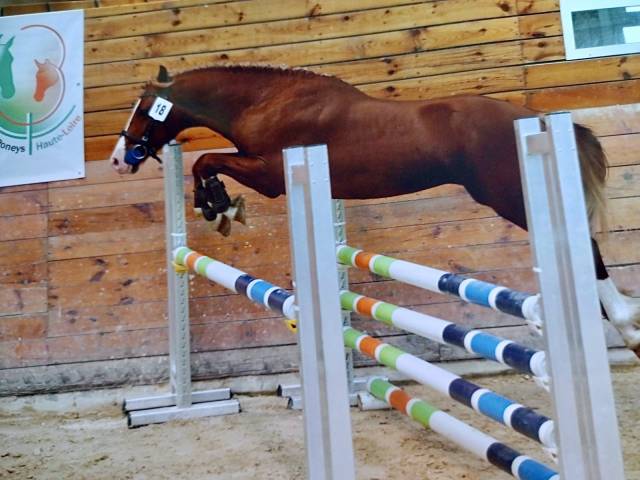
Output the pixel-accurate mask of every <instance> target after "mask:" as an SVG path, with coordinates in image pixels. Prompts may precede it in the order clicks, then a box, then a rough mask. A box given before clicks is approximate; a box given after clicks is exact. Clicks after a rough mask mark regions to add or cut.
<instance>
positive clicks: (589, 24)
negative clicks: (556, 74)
mask: <svg viewBox="0 0 640 480" xmlns="http://www.w3.org/2000/svg"><path fill="white" fill-rule="evenodd" d="M560 14H561V16H562V30H563V33H564V47H565V51H566V55H567V60H574V59H577V58H590V57H604V56H607V55H623V54H626V53H640V0H561V1H560Z"/></svg>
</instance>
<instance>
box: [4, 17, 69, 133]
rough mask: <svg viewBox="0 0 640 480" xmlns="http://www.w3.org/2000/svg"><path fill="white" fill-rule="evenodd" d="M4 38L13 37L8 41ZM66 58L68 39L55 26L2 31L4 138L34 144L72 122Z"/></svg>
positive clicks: (26, 27)
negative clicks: (22, 140) (67, 100)
mask: <svg viewBox="0 0 640 480" xmlns="http://www.w3.org/2000/svg"><path fill="white" fill-rule="evenodd" d="M3 36H4V38H9V40H8V41H7V42H6V43H2V41H3ZM65 57H66V46H65V42H64V39H63V37H62V35H60V33H58V31H57V30H56V29H54V28H53V27H51V26H49V25H44V24H31V25H24V26H16V27H14V28H13V30H12V31H4V32H2V33H0V134H4V135H5V136H6V137H8V138H13V139H16V140H18V139H24V140H28V142H29V145H30V144H31V143H32V141H35V140H37V139H39V138H42V137H44V136H47V135H49V136H50V135H51V133H52V132H54V131H56V130H57V129H58V128H59V127H60V126H61V125H62V124H63V123H64V122H65V121H66V120H68V118H69V115H70V114H71V112H70V111H69V108H68V107H65V108H61V107H62V105H65V103H64V102H63V100H64V97H65V94H66V84H65V74H64V62H65ZM71 108H72V109H73V108H74V107H71Z"/></svg>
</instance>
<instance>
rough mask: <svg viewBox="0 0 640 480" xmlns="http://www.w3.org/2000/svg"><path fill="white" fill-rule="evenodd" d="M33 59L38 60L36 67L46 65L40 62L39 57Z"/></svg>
mask: <svg viewBox="0 0 640 480" xmlns="http://www.w3.org/2000/svg"><path fill="white" fill-rule="evenodd" d="M33 61H34V62H36V67H38V68H40V67H41V66H43V65H44V63H40V62H39V61H38V59H37V58H34V59H33Z"/></svg>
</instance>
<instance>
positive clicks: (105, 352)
mask: <svg viewBox="0 0 640 480" xmlns="http://www.w3.org/2000/svg"><path fill="white" fill-rule="evenodd" d="M89 3H90V4H88V3H87V2H80V5H81V6H82V7H84V8H86V11H85V15H86V43H85V63H86V66H85V85H86V90H85V113H86V117H85V122H86V130H85V133H86V156H87V160H88V163H87V177H86V178H85V179H82V180H73V181H66V182H56V183H50V184H39V185H27V186H21V187H11V188H3V189H0V272H1V273H0V369H1V370H0V375H1V376H3V377H4V379H5V382H0V384H3V385H4V386H1V385H0V391H1V392H4V393H8V392H29V391H40V390H55V389H64V388H79V387H83V386H84V387H87V386H104V385H111V384H118V383H126V382H128V383H135V382H144V381H157V380H159V379H162V378H163V377H164V378H166V374H167V371H166V362H165V360H164V359H165V355H166V353H167V320H166V312H165V297H166V290H165V269H164V238H163V205H162V199H163V193H162V180H161V177H160V171H159V170H158V168H157V167H156V166H155V165H153V163H147V164H146V165H145V166H144V168H143V169H142V170H141V171H140V172H139V173H138V174H136V175H134V176H128V177H126V178H125V177H119V176H118V175H117V174H115V173H113V172H112V171H111V169H110V167H109V165H108V163H107V161H106V160H105V159H106V158H107V156H108V155H109V153H110V151H111V149H112V147H113V144H114V142H115V139H116V136H117V132H119V130H120V129H121V128H122V126H123V124H124V122H125V121H126V117H127V115H128V113H129V111H130V108H131V104H132V102H133V101H134V99H135V97H136V96H137V94H138V93H139V92H140V89H141V87H142V85H143V84H144V83H145V82H146V81H148V80H149V79H150V78H151V77H152V76H153V75H154V74H155V73H156V71H157V68H158V65H159V64H164V65H166V66H167V67H168V68H169V69H170V70H171V71H177V70H181V69H190V68H194V67H201V66H205V65H210V64H212V63H218V62H224V63H226V62H251V63H269V64H283V63H286V64H288V65H290V66H296V67H307V68H310V69H312V70H314V71H317V72H321V73H325V74H333V75H337V76H339V77H341V78H343V79H345V80H346V81H348V82H350V83H352V84H354V85H356V86H357V87H358V88H360V89H362V90H363V91H365V92H367V93H369V94H370V95H373V96H376V97H382V98H394V99H401V100H405V99H418V98H434V97H439V96H446V95H452V94H458V93H474V94H483V95H490V96H494V97H499V98H503V99H508V100H510V101H513V102H517V103H520V104H525V105H529V106H531V107H533V108H537V109H540V110H543V111H551V110H564V109H570V110H573V111H575V113H576V117H577V119H578V120H580V121H582V122H584V123H586V124H588V125H590V126H592V127H593V128H594V129H595V131H596V132H597V134H598V135H599V136H600V138H601V140H602V141H603V143H604V144H605V146H606V149H607V151H608V152H609V154H610V161H611V169H610V175H609V197H610V199H611V201H610V204H611V205H610V207H611V208H610V226H611V229H612V232H611V233H610V235H609V237H608V238H607V239H606V240H604V242H603V250H604V253H605V256H606V261H607V263H608V265H609V267H610V270H611V272H612V274H613V276H614V277H615V279H616V280H617V281H618V282H619V283H620V284H621V285H622V286H623V287H626V288H628V289H629V290H630V291H631V293H632V294H633V295H636V296H637V295H640V285H639V282H638V281H637V280H638V278H640V198H639V194H640V187H639V183H638V177H639V176H640V159H639V158H638V155H637V154H636V153H635V152H638V151H639V150H640V149H639V147H640V120H639V118H640V117H639V116H638V111H639V109H638V107H637V106H634V105H630V104H633V103H636V102H640V56H639V55H635V56H634V55H631V56H621V57H608V58H602V59H594V60H584V61H573V62H566V61H564V49H563V44H562V37H561V28H560V18H559V12H558V2H557V1H555V0H446V1H444V0H436V1H419V0H402V1H401V0H357V1H356V0H352V1H350V2H344V1H341V0H318V1H300V0H278V1H264V0H263V1H260V0H243V1H224V0H209V1H204V0H170V1H164V2H158V3H151V2H150V3H134V4H127V2H126V1H120V2H117V1H115V0H113V1H112V6H101V7H99V8H92V7H93V6H95V5H96V3H95V2H89ZM99 4H100V5H107V4H108V2H107V0H102V1H101V2H100V3H99ZM74 6H78V3H73V2H63V3H54V2H48V3H43V4H29V5H15V6H12V7H4V9H3V14H5V15H9V14H19V13H24V12H31V11H43V10H55V9H57V8H71V7H74ZM619 104H620V105H619ZM197 136H200V137H202V136H203V134H202V132H199V133H197V134H196V137H197ZM204 137H208V138H205V139H204V143H203V139H200V140H199V141H198V142H197V143H196V144H195V146H192V148H197V147H198V146H202V145H207V146H215V145H222V144H224V141H222V140H220V139H216V138H215V137H211V135H210V133H206V134H204ZM194 158H196V156H194V155H192V156H190V157H189V159H190V160H193V159H194ZM187 163H189V162H187ZM186 173H187V175H186V177H185V182H186V189H187V191H190V190H191V183H190V182H191V179H190V178H189V176H188V168H187V169H186ZM227 186H228V187H229V189H230V191H231V192H232V193H244V194H245V195H246V196H247V202H248V214H249V225H248V226H247V227H242V226H237V225H234V230H235V231H234V232H233V235H232V236H231V237H230V238H228V239H224V238H222V237H220V236H219V235H218V234H216V233H215V232H212V231H211V229H210V227H209V226H208V225H207V224H206V222H204V221H202V220H197V219H195V218H193V216H191V213H189V236H190V242H189V243H190V244H191V245H193V247H194V248H197V249H200V250H202V251H204V252H207V253H209V254H210V255H211V256H214V257H217V258H219V259H221V260H223V261H225V262H228V263H231V264H233V265H235V266H237V267H238V268H242V269H246V270H248V271H250V272H251V273H253V274H254V275H257V276H263V277H265V278H267V279H270V280H271V281H273V282H274V283H277V284H281V285H283V286H289V285H290V276H291V274H290V266H289V254H288V251H289V247H288V235H287V231H286V229H287V227H286V215H285V208H284V201H283V200H282V199H276V200H268V199H265V198H262V197H260V196H258V195H257V194H255V193H253V192H250V191H248V190H247V189H246V188H244V187H241V186H239V185H237V184H235V183H234V182H233V181H230V180H229V181H227ZM188 201H189V202H191V198H188ZM189 206H190V205H189ZM347 206H348V208H347V218H348V220H349V228H348V238H349V240H350V243H352V244H354V245H356V246H361V247H363V248H364V247H366V248H367V249H370V250H374V251H379V252H384V253H388V254H392V255H396V256H399V257H403V258H407V259H409V260H414V261H418V262H421V263H424V264H427V265H432V266H435V267H438V268H442V269H448V270H453V271H456V272H465V273H474V274H475V275H476V276H478V277H479V278H483V279H487V280H490V281H495V282H500V283H505V284H508V285H511V286H513V287H514V288H520V289H526V290H535V285H534V279H533V277H532V274H531V272H530V267H531V260H530V256H529V251H528V244H527V236H526V234H525V233H524V232H522V231H520V230H519V229H517V228H515V227H513V226H512V225H510V224H508V223H507V222H506V221H503V220H501V219H500V218H497V217H496V216H495V214H494V213H493V211H491V210H490V209H488V208H485V207H482V206H479V205H477V204H475V203H473V202H472V201H471V200H470V198H469V197H468V196H467V194H466V193H465V192H464V191H463V190H462V189H460V188H458V187H455V186H444V187H441V188H438V189H434V190H431V191H427V192H422V193H420V194H414V195H408V196H405V197H397V198H392V199H385V200H383V201H366V202H365V201H358V202H349V203H348V205H347ZM189 211H190V209H189ZM351 279H352V282H353V283H354V284H355V285H354V289H357V290H359V291H361V292H364V293H366V294H369V295H371V296H375V297H382V298H386V299H389V301H392V302H395V303H399V304H402V305H409V306H412V307H414V308H416V309H418V310H420V311H425V312H429V313H432V314H436V315H440V316H442V317H444V318H447V319H452V320H456V321H459V322H461V323H463V324H465V325H473V326H484V327H487V328H491V329H494V330H495V331H497V332H498V333H502V334H505V335H510V336H513V337H515V338H528V333H527V329H526V328H525V327H524V326H523V325H522V323H521V322H519V321H517V320H516V319H513V318H509V317H506V316H503V315H496V314H494V313H492V312H487V311H484V310H482V309H479V308H475V307H469V306H465V305H463V304H461V303H460V302H456V301H454V300H452V299H450V298H442V297H438V296H436V295H433V294H430V293H425V292H420V291H417V290H415V289H413V288H410V287H406V286H401V285H397V284H394V283H391V282H387V281H383V280H382V279H380V278H375V277H373V276H372V275H369V274H365V273H362V272H353V273H352V275H351ZM191 294H192V300H191V312H192V334H193V336H192V344H193V351H194V360H193V363H194V369H195V372H196V375H197V376H199V377H212V376H229V375H244V374H261V373H270V372H281V371H288V370H291V369H292V368H295V364H296V353H295V348H294V347H293V340H294V339H293V338H292V337H291V335H290V334H289V333H288V331H287V330H286V329H285V328H284V327H283V324H282V322H281V320H280V319H279V318H277V317H274V316H273V315H271V314H270V313H268V312H265V311H263V310H261V309H259V308H256V307H253V306H251V305H250V304H248V303H247V302H245V301H244V300H243V299H240V298H238V297H237V296H235V295H229V293H228V292H225V291H223V290H222V289H221V288H220V287H216V286H212V285H206V284H205V283H204V282H202V281H200V280H199V281H197V282H196V281H194V282H193V283H192V287H191ZM355 322H356V325H357V326H358V327H360V328H363V329H366V330H368V331H370V332H373V333H375V334H376V335H383V336H388V337H394V341H395V342H396V343H399V344H400V345H402V346H404V347H405V348H407V349H408V350H411V351H413V352H414V353H418V354H420V355H422V356H423V357H425V358H430V359H459V358H466V355H464V354H461V353H460V352H458V351H453V350H451V349H449V348H446V347H437V346H433V345H428V344H426V343H425V342H423V341H421V340H419V339H416V338H415V337H412V336H405V335H402V334H400V333H399V332H397V331H393V330H390V329H387V328H385V327H380V326H379V325H375V324H372V323H369V322H368V321H366V320H363V319H356V321H355ZM617 341H618V339H616V337H615V335H613V336H611V342H612V343H613V344H616V342H617ZM361 363H362V360H361ZM107 367H108V368H107Z"/></svg>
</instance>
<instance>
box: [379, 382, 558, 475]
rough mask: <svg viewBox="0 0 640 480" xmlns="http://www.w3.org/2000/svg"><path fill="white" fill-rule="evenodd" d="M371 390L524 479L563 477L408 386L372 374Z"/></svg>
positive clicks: (451, 439) (461, 444)
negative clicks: (412, 392) (413, 394)
mask: <svg viewBox="0 0 640 480" xmlns="http://www.w3.org/2000/svg"><path fill="white" fill-rule="evenodd" d="M367 390H368V391H369V393H371V394H372V395H373V396H374V397H376V398H378V399H380V400H383V401H385V402H387V403H388V404H389V405H390V406H391V407H393V408H394V409H396V410H398V411H399V412H401V413H404V414H405V415H406V416H408V417H409V418H411V419H413V420H415V421H417V422H418V423H420V424H422V425H423V426H424V427H426V428H429V429H431V430H433V431H434V432H436V433H438V434H440V435H442V436H443V437H445V438H447V439H449V440H450V441H452V442H453V443H455V444H456V445H458V446H460V447H462V448H464V449H465V450H467V451H468V452H470V453H472V454H474V455H475V456H477V457H479V458H481V459H483V460H486V461H487V462H489V463H491V464H492V465H494V466H496V467H498V468H499V469H500V470H502V471H504V472H506V473H509V474H511V475H513V476H514V477H515V478H518V479H520V480H559V478H560V476H559V475H558V473H557V472H555V471H553V470H551V469H550V468H549V467H547V466H546V465H544V464H543V463H540V462H538V461H536V460H534V459H532V458H530V457H528V456H525V455H522V454H521V453H519V452H517V451H516V450H514V449H512V448H511V447H509V446H507V445H505V444H504V443H501V442H499V441H497V440H496V439H495V438H492V437H490V436H489V435H487V434H485V433H483V432H481V431H480V430H477V429H475V428H473V427H471V426H470V425H468V424H466V423H464V422H463V421H461V420H458V419H457V418H456V417H454V416H452V415H449V414H447V413H445V412H443V411H442V410H440V409H438V408H437V407H435V406H433V405H431V404H429V403H427V402H425V401H424V400H421V399H418V398H414V397H411V396H409V395H408V394H407V393H406V392H405V391H404V390H402V389H401V388H399V387H396V386H395V385H393V384H391V383H389V382H387V381H385V380H383V379H381V378H372V379H370V380H369V381H368V382H367Z"/></svg>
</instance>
